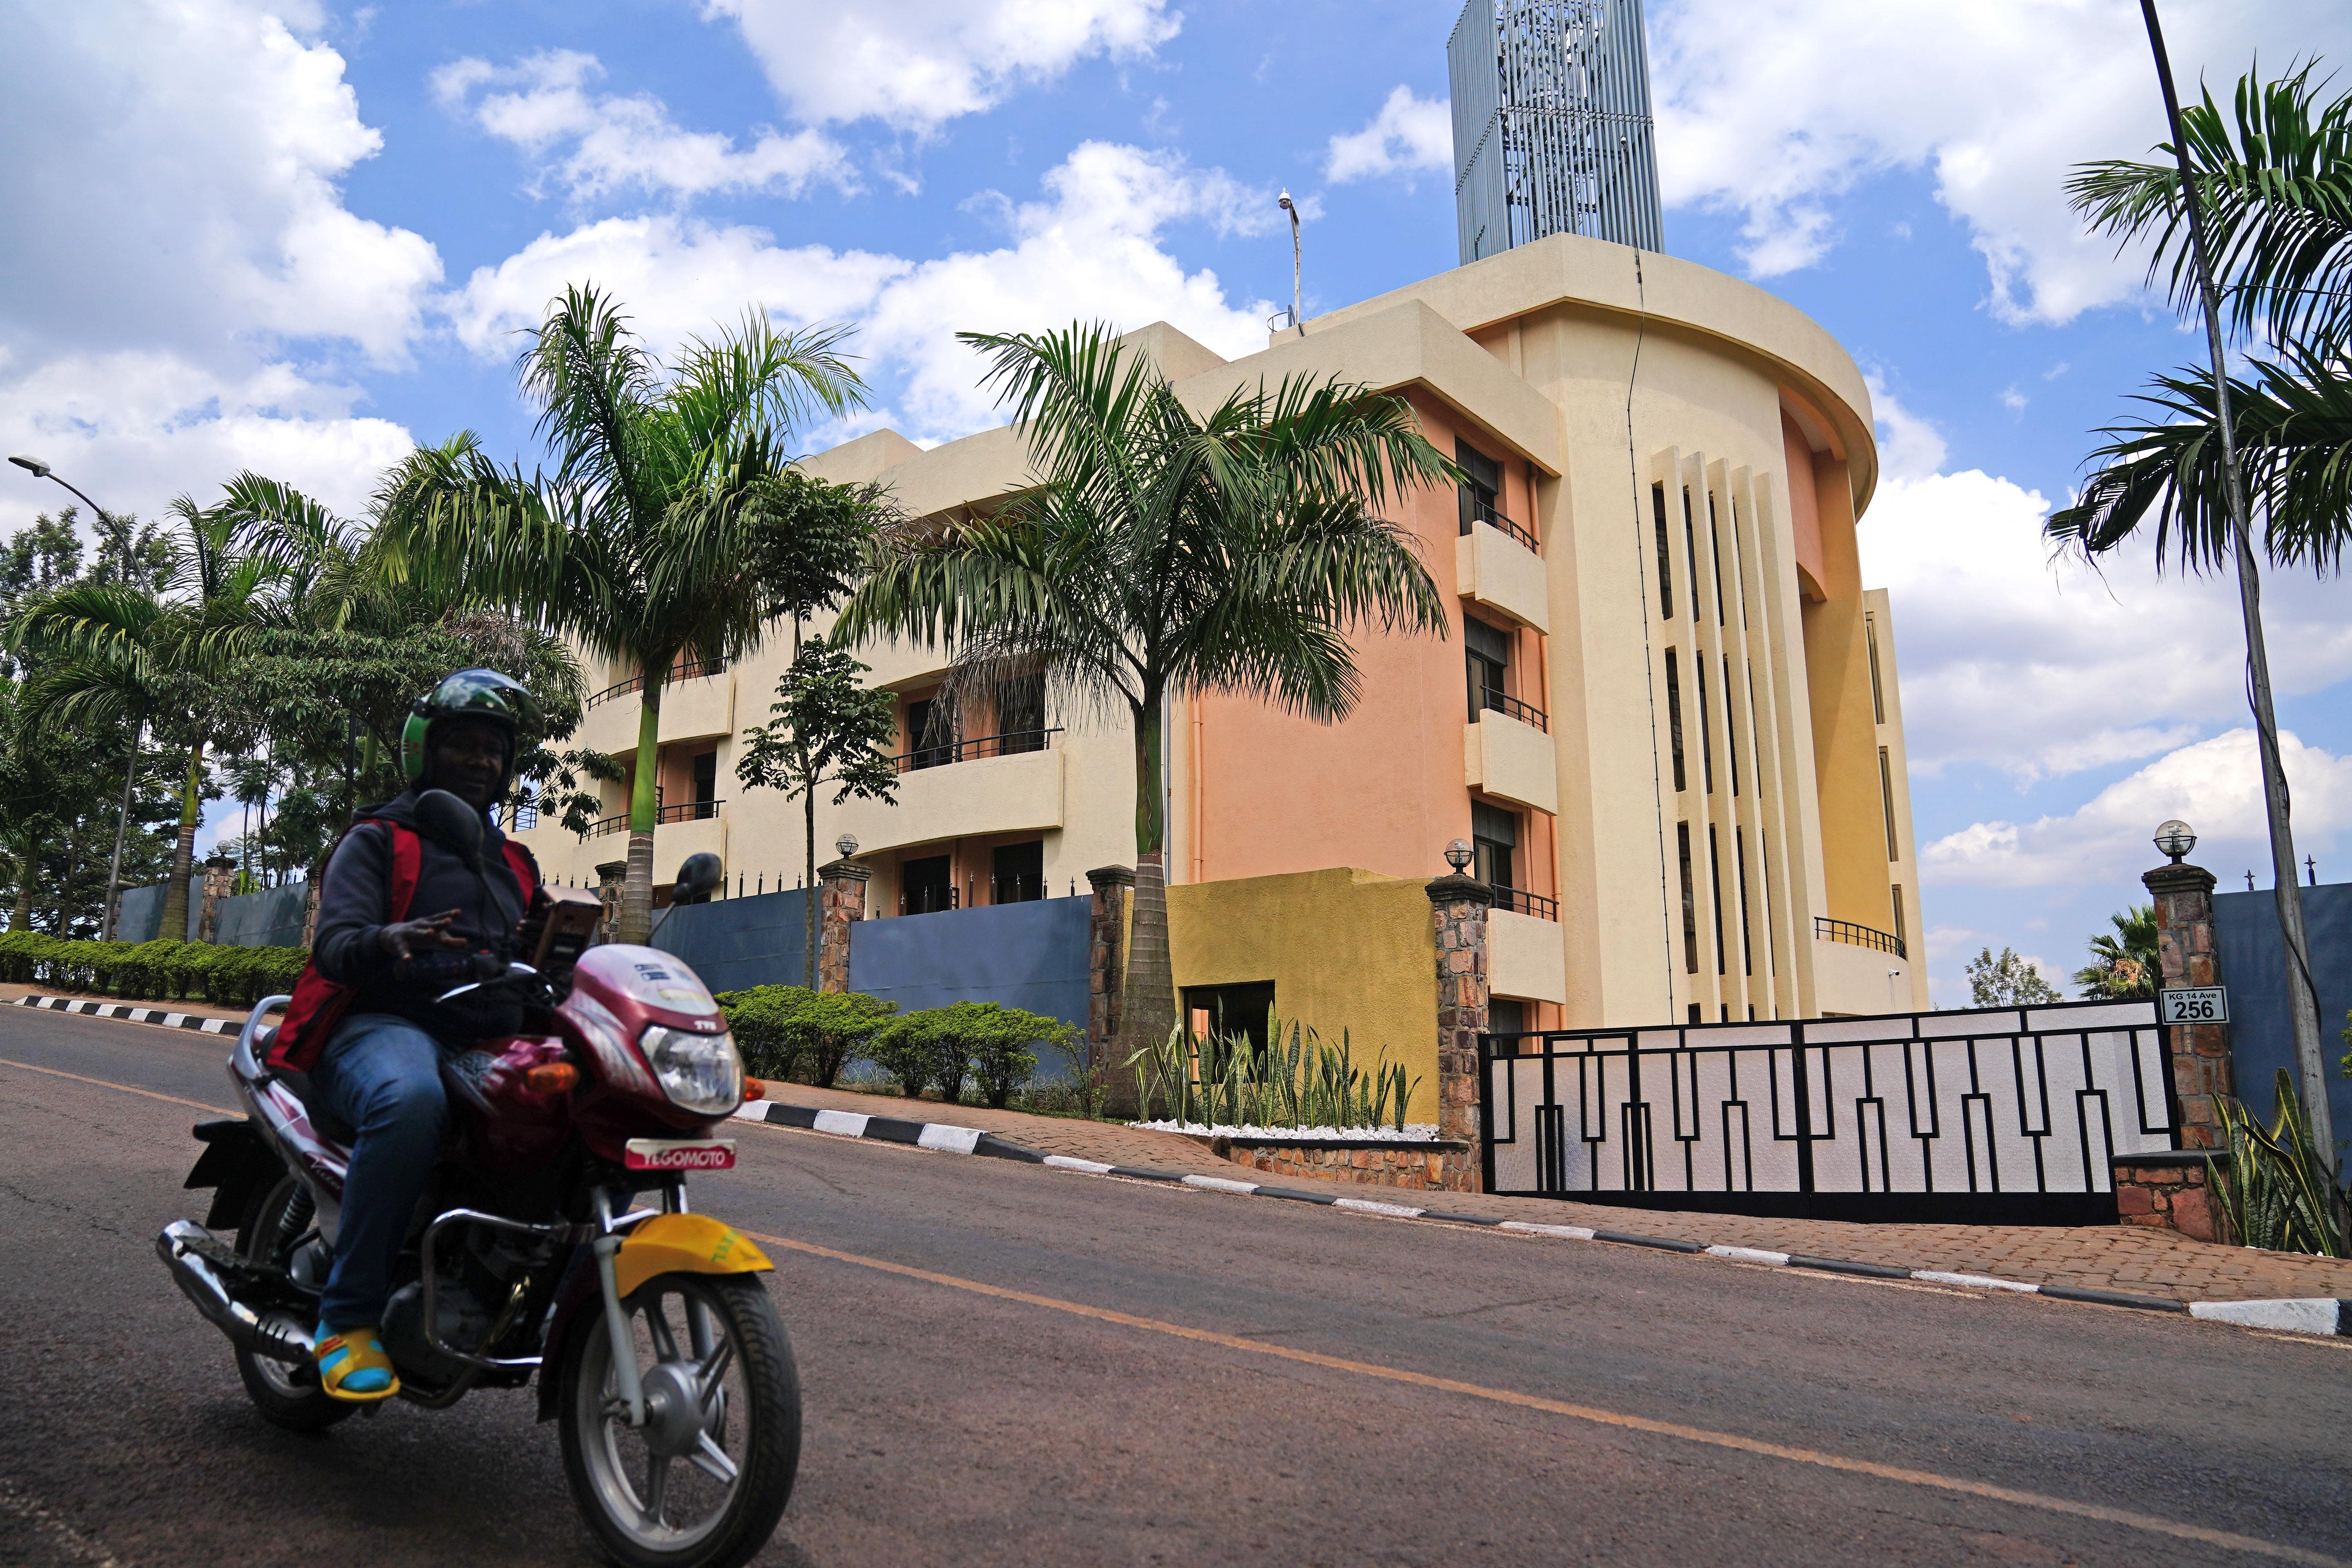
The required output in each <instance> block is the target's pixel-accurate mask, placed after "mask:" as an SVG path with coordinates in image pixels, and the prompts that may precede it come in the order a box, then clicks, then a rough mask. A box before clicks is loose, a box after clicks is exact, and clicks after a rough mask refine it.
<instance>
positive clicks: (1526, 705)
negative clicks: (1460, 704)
mask: <svg viewBox="0 0 2352 1568" xmlns="http://www.w3.org/2000/svg"><path fill="white" fill-rule="evenodd" d="M1478 706H1479V708H1481V709H1483V710H1486V711H1489V712H1494V713H1500V714H1501V715H1503V717H1505V718H1506V719H1517V721H1519V722H1520V723H1522V724H1526V725H1529V726H1531V727H1533V728H1535V729H1538V730H1541V731H1543V732H1544V733H1545V734H1547V735H1549V733H1551V723H1550V721H1549V720H1548V719H1546V718H1545V716H1544V710H1542V709H1540V708H1538V707H1537V706H1536V705H1535V704H1534V703H1532V702H1522V701H1520V700H1518V699H1517V698H1516V697H1506V696H1505V695H1503V693H1501V692H1499V691H1497V690H1496V689H1494V688H1493V687H1491V686H1484V687H1480V688H1479V689H1478ZM1470 721H1471V722H1472V723H1474V724H1475V723H1476V722H1477V721H1478V715H1477V713H1476V712H1473V713H1472V714H1471V715H1470Z"/></svg>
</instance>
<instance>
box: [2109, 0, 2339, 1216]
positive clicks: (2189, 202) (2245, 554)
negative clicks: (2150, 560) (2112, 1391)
mask: <svg viewBox="0 0 2352 1568" xmlns="http://www.w3.org/2000/svg"><path fill="white" fill-rule="evenodd" d="M2139 8H2140V14H2141V16H2144V17H2146V18H2147V41H2148V47H2150V48H2151V49H2153V50H2154V51H2155V53H2156V77H2157V81H2158V83H2159V84H2160V85H2161V86H2162V87H2163V89H2164V115H2165V125H2166V129H2167V130H2168V132H2169V133H2170V135H2171V137H2172V151H2173V154H2174V156H2175V157H2176V158H2177V159H2178V160H2179V164H2180V205H2181V207H2182V210H2183V211H2184V212H2185V213H2186V215H2187V216H2188V218H2189V258H2190V260H2191V261H2192V262H2193V263H2194V265H2195V267H2196V268H2197V292H2198V296H2199V299H2200V301H2201V302H2202V304H2203V306H2204V310H2205V349H2206V352H2207V353H2208V354H2210V356H2211V358H2212V361H2213V414H2214V418H2215V420H2216V422H2217V423H2218V424H2219V425H2220V426H2221V488H2222V493H2223V497H2224V500H2225V501H2226V503H2227V505H2228V507H2229V512H2230V532H2231V537H2232V539H2233V540H2234V541H2235V542H2236V545H2237V558H2238V605H2239V608H2240V610H2241V611H2242V614H2243V615H2244V617H2245V623H2246V673H2247V676H2248V684H2250V685H2251V686H2252V688H2253V699H2254V731H2255V735H2256V738H2257V740H2258V742H2260V746H2261V750H2262V764H2263V805H2264V806H2265V807H2267V808H2268V812H2269V816H2270V830H2271V869H2272V884H2273V885H2272V891H2271V897H2272V898H2273V900H2275V902H2276V904H2277V907H2278V922H2279V937H2280V939H2281V942H2282V944H2283V945H2284V947H2285V949H2286V971H2287V973H2286V990H2287V1003H2288V1012H2289V1015H2290V1016H2292V1018H2293V1019H2294V1063H2295V1078H2296V1080H2297V1087H2298V1088H2299V1089H2300V1090H2301V1092H2302V1095H2303V1106H2304V1113H2305V1115H2306V1116H2307V1117H2309V1118H2310V1125H2311V1141H2312V1143H2313V1145H2314V1148H2313V1150H2312V1152H2313V1153H2314V1154H2315V1155H2316V1156H2317V1157H2318V1160H2319V1163H2320V1166H2321V1168H2322V1169H2323V1170H2325V1171H2326V1172H2327V1173H2328V1183H2329V1185H2330V1187H2331V1188H2332V1187H2333V1186H2334V1184H2335V1173H2336V1129H2335V1125H2334V1119H2333V1118H2332V1117H2331V1116H2330V1115H2329V1113H2328V1105H2327V1058H2326V1056H2325V1055H2324V1054H2323V1053H2322V1051H2321V1049H2320V1045H2319V994H2318V990H2317V988H2316V986H2315V984H2313V982H2312V978H2311V945H2310V943H2309V942H2308V941H2307V940H2306V939H2305V931H2304V923H2303V889H2302V888H2301V887H2300V886H2299V885H2298V881H2299V879H2297V878H2296V876H2295V874H2294V870H2295V866H2294V828H2293V826H2291V825H2290V823H2289V822H2288V820H2287V791H2286V769H2285V766H2284V763H2283V762H2282V760H2281V758H2280V756H2279V745H2278V719H2277V716H2276V715H2275V714H2274V713H2273V710H2272V708H2271V664H2270V655H2269V652H2268V651H2267V650H2266V649H2265V647H2263V604H2262V598H2263V595H2262V583H2261V579H2260V576H2259V575H2258V574H2257V572H2256V569H2255V565H2254V544H2253V529H2252V521H2251V519H2250V517H2249V514H2248V511H2247V508H2246V481H2245V476H2244V475H2243V474H2242V472H2241V471H2240V470H2239V468H2238V437H2237V432H2236V429H2235V428H2234V426H2233V424H2232V421H2231V414H2230V372H2229V363H2228V359H2227V357H2226V355H2225V354H2224V353H2223V351H2222V345H2221V307H2220V305H2219V303H2218V302H2217V300H2216V299H2215V295H2214V290H2213V269H2212V265H2211V262H2210V258H2209V257H2208V256H2207V254H2206V249H2205V220H2204V217H2203V216H2202V215H2201V214H2200V211H2199V209H2198V203H2197V181H2196V175H2195V172H2194V171H2193V170H2192V169H2191V168H2190V167H2189V142H2188V139H2187V138H2186V137H2184V136H2183V135H2182V134H2181V130H2180V98H2179V94H2178V93H2177V92H2175V91H2174V90H2173V86H2172V62H2171V60H2170V59H2169V58H2168V57H2167V56H2166V54H2165V51H2164V29H2163V27H2162V26H2159V25H2158V21H2157V18H2156V0H2140V7H2139Z"/></svg>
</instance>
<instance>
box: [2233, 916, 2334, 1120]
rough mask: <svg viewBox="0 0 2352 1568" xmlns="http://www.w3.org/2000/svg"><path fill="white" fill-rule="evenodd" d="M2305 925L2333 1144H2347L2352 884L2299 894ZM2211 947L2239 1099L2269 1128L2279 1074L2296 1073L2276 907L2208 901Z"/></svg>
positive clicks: (2282, 947) (2282, 948)
mask: <svg viewBox="0 0 2352 1568" xmlns="http://www.w3.org/2000/svg"><path fill="white" fill-rule="evenodd" d="M2303 923H2304V928H2305V931H2307V932H2308V934H2309V937H2310V942H2311V977H2312V979H2313V980H2314V981H2315V982H2316V983H2317V984H2318V987H2319V1048H2320V1054H2321V1055H2322V1056H2323V1057H2325V1058H2326V1062H2327V1106H2328V1110H2329V1112H2330V1113H2331V1114H2332V1116H2333V1117H2334V1119H2335V1123H2336V1147H2337V1148H2338V1149H2339V1150H2340V1149H2343V1148H2344V1147H2346V1145H2347V1143H2352V1079H2347V1078H2345V1076H2344V1069H2343V1068H2341V1067H2340V1066H2338V1065H2337V1064H2338V1063H2340V1062H2341V1061H2342V1060H2343V1058H2344V1053H2345V1051H2346V1050H2347V1048H2352V1047H2347V1046H2346V1044H2345V1041H2344V1026H2345V1022H2346V1015H2347V1013H2352V882H2328V883H2325V884H2323V885H2321V886H2319V887H2316V888H2305V889H2303ZM2213 927H2214V933H2213V934H2214V940H2215V941H2216V942H2217V943H2218V944H2219V945H2220V947H2221V984H2223V985H2224V986H2226V987H2227V988H2228V990H2229V993H2230V1058H2231V1068H2232V1070H2233V1071H2234V1072H2235V1073H2236V1075H2237V1079H2238V1098H2240V1099H2241V1100H2244V1101H2245V1102H2246V1108H2247V1109H2248V1110H2252V1111H2253V1112H2254V1114H2256V1115H2257V1116H2260V1117H2261V1118H2262V1119H2263V1121H2269V1120H2270V1119H2271V1118H2272V1117H2273V1116H2274V1115H2276V1114H2277V1112H2278V1094H2277V1089H2276V1082H2277V1079H2278V1069H2279V1068H2286V1069H2287V1071H2288V1072H2289V1073H2290V1074H2292V1073H2293V1072H2294V1025H2293V1024H2292V1023H2291V1022H2290V1021H2289V1016H2288V1013H2287V996H2288V992H2287V988H2286V987H2287V978H2286V958H2285V947H2284V943H2282V942H2280V941H2279V928H2278V906H2277V905H2276V904H2275V903H2274V902H2273V900H2272V896H2271V895H2270V894H2269V893H2267V892H2252V893H2216V894H2214V895H2213Z"/></svg>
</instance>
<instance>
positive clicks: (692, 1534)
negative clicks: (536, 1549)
mask: <svg viewBox="0 0 2352 1568" xmlns="http://www.w3.org/2000/svg"><path fill="white" fill-rule="evenodd" d="M623 1305H624V1306H625V1308H626V1309H627V1311H628V1315H629V1341H630V1342H629V1345H628V1347H627V1348H628V1352H629V1353H630V1354H631V1355H633V1356H635V1359H636V1363H637V1368H638V1376H639V1378H640V1379H641V1380H642V1384H643V1387H644V1392H645V1398H646V1423H645V1425H644V1426H642V1427H632V1426H630V1425H629V1421H628V1412H627V1409H626V1407H625V1405H624V1404H623V1403H622V1400H621V1397H620V1391H619V1387H618V1380H617V1379H616V1377H615V1376H614V1362H613V1353H612V1350H613V1347H612V1342H611V1336H610V1335H609V1334H608V1333H607V1331H606V1330H605V1326H604V1317H603V1315H602V1313H601V1312H599V1313H597V1315H596V1316H595V1317H594V1318H593V1321H583V1322H582V1324H581V1326H580V1329H579V1331H576V1332H574V1333H573V1334H572V1335H571V1336H570V1343H569V1344H568V1345H567V1346H566V1350H565V1355H564V1360H563V1366H562V1379H563V1381H562V1384H561V1386H560V1388H559V1391H558V1399H559V1401H560V1405H559V1408H560V1410H561V1412H562V1414H561V1415H560V1416H559V1418H558V1426H560V1427H561V1429H562V1444H563V1473H564V1477H565V1479H567V1480H568V1481H569V1482H570V1483H571V1487H572V1502H573V1504H574V1505H575V1506H576V1507H577V1508H578V1509H579V1510H580V1512H581V1516H582V1517H583V1519H585V1520H586V1521H587V1522H588V1526H589V1528H590V1529H591V1530H593V1531H595V1533H596V1538H597V1540H598V1542H600V1543H601V1544H602V1545H603V1546H604V1550H605V1552H607V1553H608V1554H609V1555H610V1556H611V1557H612V1558H613V1559H614V1561H615V1562H617V1563H625V1564H626V1565H627V1568H737V1565H739V1564H740V1563H744V1562H746V1561H748V1560H749V1559H750V1558H751V1556H752V1554H753V1553H755V1552H758V1551H759V1550H760V1548H761V1547H762V1546H764V1545H766V1544H767V1541H768V1537H769V1536H770V1535H771V1534H772V1533H774V1531H775V1528H776V1524H777V1521H780V1520H782V1518H783V1514H784V1505H785V1504H786V1503H787V1502H789V1501H790V1500H792V1495H793V1478H794V1476H795V1474H796V1473H797V1472H798V1470H799V1468H800V1450H801V1389H800V1373H799V1372H798V1370H797V1368H796V1367H795V1365H794V1363H793V1345H792V1341H791V1339H790V1338H789V1337H788V1336H787V1335H786V1334H785V1332H784V1325H783V1321H782V1319H781V1318H779V1317H778V1316H777V1315H776V1308H775V1303H774V1302H773V1301H772V1300H769V1298H768V1291H767V1288H766V1287H765V1286H764V1285H762V1284H761V1282H760V1279H759V1278H758V1277H757V1276H756V1275H745V1274H722V1275H710V1274H662V1275H656V1277H655V1278H653V1279H648V1280H647V1281H646V1283H645V1284H644V1285H642V1286H640V1287H639V1288H638V1289H637V1290H636V1293H635V1294H634V1295H632V1296H630V1297H629V1298H628V1299H627V1300H625V1302H624V1303H623Z"/></svg>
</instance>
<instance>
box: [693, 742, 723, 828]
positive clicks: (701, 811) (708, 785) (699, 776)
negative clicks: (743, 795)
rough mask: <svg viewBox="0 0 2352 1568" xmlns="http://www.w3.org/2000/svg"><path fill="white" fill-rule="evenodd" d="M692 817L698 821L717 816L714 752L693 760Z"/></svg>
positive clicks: (717, 774) (716, 781) (716, 763)
mask: <svg viewBox="0 0 2352 1568" xmlns="http://www.w3.org/2000/svg"><path fill="white" fill-rule="evenodd" d="M694 815H695V817H696V819H697V820H698V821H707V820H709V818H711V817H714V816H718V815H719V753H718V752H717V751H715V750H714V751H709V752H703V753H702V754H701V755H700V756H698V757H697V758H695V759H694Z"/></svg>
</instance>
